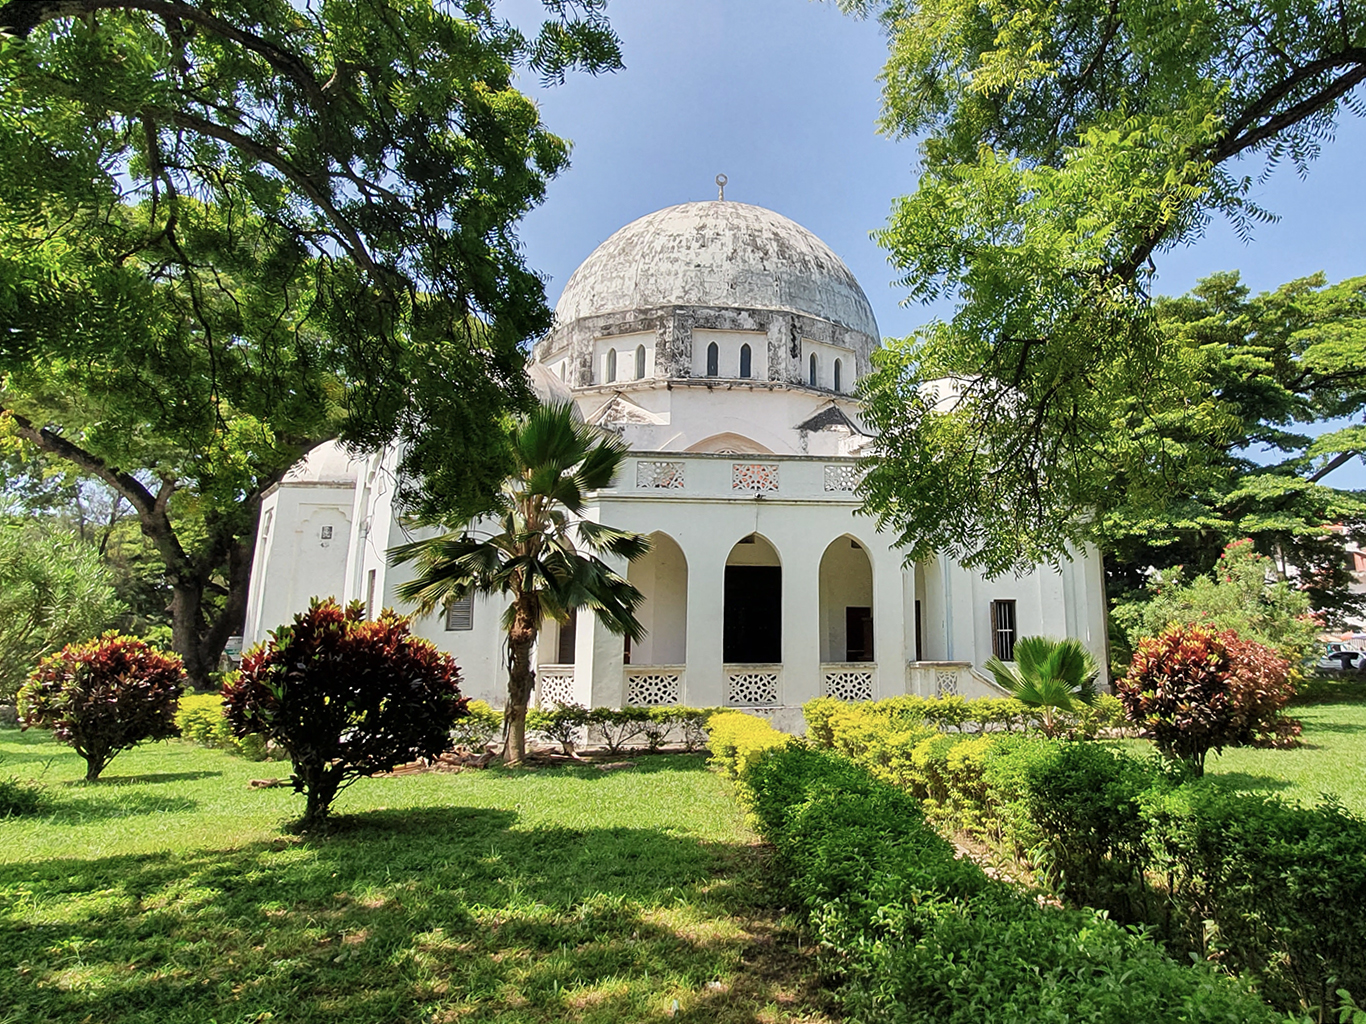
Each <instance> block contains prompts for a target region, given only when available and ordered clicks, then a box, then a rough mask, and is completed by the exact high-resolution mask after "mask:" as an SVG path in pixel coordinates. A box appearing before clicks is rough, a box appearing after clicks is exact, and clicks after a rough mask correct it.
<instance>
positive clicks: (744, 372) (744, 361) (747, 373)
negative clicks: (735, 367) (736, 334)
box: [740, 342, 754, 377]
mask: <svg viewBox="0 0 1366 1024" xmlns="http://www.w3.org/2000/svg"><path fill="white" fill-rule="evenodd" d="M740 376H741V377H753V376H754V353H753V352H752V351H751V350H750V347H749V344H748V342H747V343H745V344H744V345H741V346H740Z"/></svg>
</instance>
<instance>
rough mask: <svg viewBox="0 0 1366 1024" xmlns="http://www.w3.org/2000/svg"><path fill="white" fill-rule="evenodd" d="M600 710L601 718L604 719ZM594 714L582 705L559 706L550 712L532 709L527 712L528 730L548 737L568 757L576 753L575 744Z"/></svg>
mask: <svg viewBox="0 0 1366 1024" xmlns="http://www.w3.org/2000/svg"><path fill="white" fill-rule="evenodd" d="M601 710H602V709H599V715H598V717H599V718H602V717H603V716H602V714H601V713H600V712H601ZM592 716H593V712H591V711H589V710H588V709H587V708H586V707H584V706H583V705H582V704H557V705H556V706H555V707H554V708H552V709H550V710H549V711H547V710H545V709H543V708H532V709H531V710H529V711H528V712H527V716H526V724H527V728H528V729H531V730H533V731H535V732H538V733H540V734H541V735H543V736H548V737H549V738H550V739H552V740H554V741H555V742H556V743H558V744H559V745H560V748H561V749H562V750H563V751H564V752H565V753H566V754H568V755H571V756H572V755H573V753H574V743H575V741H576V740H577V739H578V737H579V734H580V733H581V732H582V731H583V730H584V728H585V727H586V726H587V725H588V723H589V722H590V721H591V720H592Z"/></svg>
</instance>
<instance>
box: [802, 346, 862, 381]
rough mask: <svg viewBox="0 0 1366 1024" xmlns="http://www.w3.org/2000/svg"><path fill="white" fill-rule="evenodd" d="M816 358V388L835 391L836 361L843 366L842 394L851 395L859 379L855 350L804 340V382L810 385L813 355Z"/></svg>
mask: <svg viewBox="0 0 1366 1024" xmlns="http://www.w3.org/2000/svg"><path fill="white" fill-rule="evenodd" d="M813 353H814V354H815V356H816V386H817V387H820V388H830V389H833V388H834V386H835V360H836V359H838V360H839V361H840V364H841V377H840V393H841V394H849V393H850V392H852V391H853V390H854V381H855V380H856V379H857V377H858V371H857V369H856V364H855V362H854V350H853V349H852V348H840V347H839V346H836V345H827V344H825V343H824V342H820V341H812V340H811V339H810V338H803V339H802V381H803V383H810V378H809V377H808V369H809V367H810V365H811V356H812V354H813Z"/></svg>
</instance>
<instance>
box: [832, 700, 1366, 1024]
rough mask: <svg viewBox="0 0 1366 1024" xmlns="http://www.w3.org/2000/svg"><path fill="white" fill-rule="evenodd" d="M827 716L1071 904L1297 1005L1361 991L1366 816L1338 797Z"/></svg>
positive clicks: (891, 774) (951, 819) (939, 820)
mask: <svg viewBox="0 0 1366 1024" xmlns="http://www.w3.org/2000/svg"><path fill="white" fill-rule="evenodd" d="M888 703H892V702H888ZM879 722H880V723H881V724H880V726H879ZM823 723H824V726H825V728H824V731H822V732H821V733H816V732H814V731H813V734H812V736H811V739H812V740H814V741H816V742H818V743H819V742H821V741H822V738H823V739H824V743H823V745H824V746H826V747H828V748H829V749H830V750H831V751H832V752H838V753H840V754H843V755H844V756H846V757H848V758H849V759H850V760H852V761H854V762H856V763H857V764H859V765H861V766H863V767H864V768H866V769H867V771H868V772H869V773H871V774H873V775H875V776H878V777H879V778H880V779H882V780H884V781H886V782H888V783H891V784H894V785H896V786H898V787H900V788H901V789H903V790H905V791H906V792H907V793H908V794H909V795H911V796H914V797H917V798H919V801H920V806H921V807H922V808H923V812H924V814H925V815H926V816H927V817H928V818H929V819H930V820H931V821H932V822H934V823H936V824H938V825H940V826H942V827H944V828H946V829H950V830H959V831H964V832H967V833H969V834H971V835H973V836H975V837H977V838H979V839H981V840H983V841H985V842H987V843H989V844H991V845H993V846H995V847H997V848H998V849H1000V850H1002V851H1004V852H1005V853H1007V854H1008V855H1010V856H1012V857H1014V858H1016V859H1017V860H1019V861H1021V862H1022V863H1024V864H1025V865H1027V866H1028V867H1030V868H1031V869H1033V870H1034V872H1035V873H1036V875H1037V877H1038V878H1039V880H1040V881H1041V882H1043V883H1044V884H1045V885H1047V886H1048V887H1049V888H1050V889H1051V890H1052V891H1053V892H1054V893H1056V894H1057V895H1059V896H1060V897H1061V898H1062V899H1064V900H1066V901H1067V902H1068V903H1070V904H1072V905H1077V906H1088V907H1093V908H1096V909H1099V910H1102V911H1105V912H1106V913H1108V914H1109V915H1111V917H1113V918H1114V919H1115V920H1117V921H1119V922H1120V923H1125V924H1134V925H1143V926H1147V927H1150V928H1152V929H1154V930H1155V931H1156V933H1157V934H1158V935H1160V936H1161V937H1162V938H1163V939H1164V940H1165V941H1166V942H1167V943H1168V944H1169V946H1170V948H1171V949H1172V950H1173V951H1174V952H1176V953H1177V954H1178V955H1182V956H1187V955H1190V954H1194V955H1195V956H1196V957H1198V958H1201V959H1209V960H1212V961H1215V962H1217V963H1219V964H1222V965H1223V966H1225V967H1227V968H1228V969H1230V970H1232V971H1236V972H1239V973H1241V974H1243V975H1245V976H1248V977H1250V978H1253V979H1255V980H1256V981H1257V983H1258V984H1259V985H1260V986H1261V988H1262V990H1263V992H1264V994H1265V995H1266V997H1267V999H1268V1000H1270V1002H1271V1003H1272V1004H1273V1005H1275V1006H1277V1007H1280V1008H1282V1009H1285V1010H1288V1011H1289V1010H1298V1009H1302V1008H1306V1007H1318V1008H1323V1009H1331V1008H1332V1007H1334V1006H1339V1007H1344V1006H1350V1005H1352V1004H1351V1002H1350V999H1340V998H1339V995H1338V990H1339V989H1343V990H1346V991H1347V992H1349V993H1350V995H1351V996H1355V997H1357V998H1358V999H1359V998H1361V997H1362V996H1363V994H1366V942H1363V941H1362V937H1363V936H1366V820H1363V819H1362V818H1361V817H1359V816H1356V815H1354V814H1352V813H1350V812H1348V811H1346V810H1344V809H1343V808H1341V807H1339V806H1337V805H1336V804H1327V805H1323V806H1319V807H1310V808H1306V807H1302V806H1300V805H1298V804H1287V803H1284V802H1282V801H1280V800H1278V799H1275V798H1262V797H1254V796H1244V795H1240V794H1234V793H1228V792H1225V791H1221V790H1220V789H1218V788H1217V783H1213V782H1204V781H1202V780H1195V779H1190V778H1188V777H1184V776H1182V775H1180V774H1173V772H1172V769H1171V765H1170V763H1166V762H1163V761H1162V760H1160V759H1157V758H1152V759H1150V760H1146V761H1145V760H1140V759H1138V758H1135V757H1132V756H1129V755H1127V754H1124V753H1123V752H1121V751H1117V750H1114V749H1111V748H1110V747H1107V746H1104V745H1101V744H1095V743H1077V742H1065V741H1050V740H1046V739H1043V738H1042V737H1037V736H1023V735H1018V734H986V735H975V736H963V735H959V734H943V733H939V732H938V731H937V730H930V729H928V728H927V727H924V726H907V725H906V724H905V719H904V717H903V716H900V715H899V714H896V713H894V714H888V715H882V716H879V715H877V714H876V713H868V712H858V711H857V710H855V711H847V712H845V713H843V714H830V715H827V716H825V717H824V719H823Z"/></svg>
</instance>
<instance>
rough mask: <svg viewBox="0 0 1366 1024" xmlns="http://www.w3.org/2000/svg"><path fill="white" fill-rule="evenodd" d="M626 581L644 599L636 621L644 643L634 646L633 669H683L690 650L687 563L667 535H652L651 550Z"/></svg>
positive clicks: (631, 569) (634, 564)
mask: <svg viewBox="0 0 1366 1024" xmlns="http://www.w3.org/2000/svg"><path fill="white" fill-rule="evenodd" d="M626 579H627V580H628V581H629V582H630V583H631V585H632V586H634V587H635V588H636V589H637V590H639V591H640V592H641V593H642V594H643V595H644V596H645V601H644V603H643V604H642V605H641V606H640V607H639V608H638V609H636V618H637V619H638V620H639V621H640V624H641V625H642V626H644V627H645V639H643V640H641V641H640V642H639V643H636V644H632V645H631V664H632V665H682V664H683V663H684V662H685V661H686V660H687V650H688V560H687V558H686V557H685V556H684V554H683V549H682V548H681V547H679V546H678V542H677V541H675V540H674V539H673V538H672V537H670V536H669V535H668V534H667V533H652V534H650V550H649V551H648V552H646V554H644V555H643V556H642V557H640V558H637V559H636V560H635V561H633V562H632V563H631V564H630V565H629V566H628V568H627V570H626Z"/></svg>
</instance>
